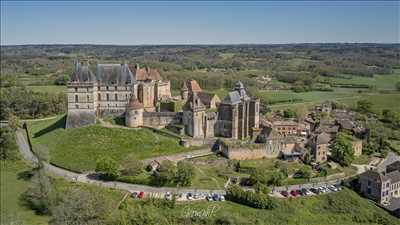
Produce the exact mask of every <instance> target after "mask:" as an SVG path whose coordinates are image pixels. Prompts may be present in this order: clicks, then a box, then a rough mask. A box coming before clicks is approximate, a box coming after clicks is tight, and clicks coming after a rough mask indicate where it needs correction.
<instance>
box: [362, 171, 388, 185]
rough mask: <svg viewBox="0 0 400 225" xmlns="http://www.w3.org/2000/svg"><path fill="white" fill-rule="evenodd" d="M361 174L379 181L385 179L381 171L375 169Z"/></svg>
mask: <svg viewBox="0 0 400 225" xmlns="http://www.w3.org/2000/svg"><path fill="white" fill-rule="evenodd" d="M360 176H361V177H365V178H367V179H368V180H373V181H374V182H379V183H381V182H382V180H383V176H382V175H381V174H380V173H379V172H377V171H374V170H367V171H365V172H364V173H362V174H360Z"/></svg>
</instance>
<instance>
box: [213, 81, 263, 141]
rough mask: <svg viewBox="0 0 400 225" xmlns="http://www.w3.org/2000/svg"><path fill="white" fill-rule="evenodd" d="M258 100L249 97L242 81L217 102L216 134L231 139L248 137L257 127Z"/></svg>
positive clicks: (258, 116) (258, 121) (258, 118)
mask: <svg viewBox="0 0 400 225" xmlns="http://www.w3.org/2000/svg"><path fill="white" fill-rule="evenodd" d="M259 110H260V100H259V99H255V98H250V97H249V96H248V95H247V93H246V90H245V89H244V85H243V84H242V82H240V81H238V82H236V84H235V87H234V89H233V91H231V92H229V93H228V96H227V97H226V98H225V99H224V100H223V101H222V102H221V103H220V104H219V107H218V121H217V123H216V134H217V135H218V136H221V137H227V138H233V139H246V138H250V136H251V132H252V130H253V129H258V128H259V123H260V115H259V112H260V111H259Z"/></svg>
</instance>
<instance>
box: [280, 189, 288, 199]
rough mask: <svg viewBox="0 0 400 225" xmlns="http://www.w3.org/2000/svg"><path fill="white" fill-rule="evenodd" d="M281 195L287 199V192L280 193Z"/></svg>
mask: <svg viewBox="0 0 400 225" xmlns="http://www.w3.org/2000/svg"><path fill="white" fill-rule="evenodd" d="M281 195H283V196H284V197H286V198H287V197H289V193H288V192H287V191H281Z"/></svg>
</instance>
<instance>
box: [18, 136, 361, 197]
mask: <svg viewBox="0 0 400 225" xmlns="http://www.w3.org/2000/svg"><path fill="white" fill-rule="evenodd" d="M16 142H17V145H18V147H19V151H20V153H21V155H22V157H23V158H24V159H25V160H26V161H27V162H29V163H30V164H32V165H37V164H38V158H37V157H36V155H35V154H33V152H32V151H31V149H30V147H29V144H28V141H27V140H26V138H25V132H24V130H21V129H19V130H17V131H16ZM204 153H206V152H205V151H204V150H198V155H201V154H204ZM188 154H189V153H182V154H178V155H177V157H176V158H174V160H182V159H184V158H187V157H188ZM195 155H196V154H195ZM191 157H193V155H191ZM157 159H161V158H157ZM162 159H165V157H164V158H162ZM151 160H154V158H153V159H151ZM43 164H44V168H45V170H46V172H47V173H48V174H49V175H52V176H57V177H62V178H64V179H65V180H68V181H72V182H80V183H85V184H93V185H97V186H101V187H106V188H113V189H118V190H123V191H128V192H131V193H132V192H138V191H143V192H145V193H147V194H148V195H152V196H154V197H163V196H164V193H166V192H171V193H176V194H185V193H189V192H191V193H204V194H207V193H210V194H211V193H217V194H223V195H225V194H226V191H225V190H224V189H198V188H178V187H153V186H147V185H139V184H129V183H123V182H117V181H102V180H98V179H96V178H95V177H94V176H90V174H89V173H76V172H73V171H69V170H66V169H63V168H60V167H57V166H54V165H51V164H49V163H47V162H44V163H43ZM354 166H356V167H357V173H356V175H358V174H360V173H362V172H364V171H365V170H366V167H365V165H354ZM346 178H348V177H346ZM346 178H339V179H334V180H327V181H323V182H313V183H306V184H299V185H287V186H280V187H273V188H272V190H273V192H279V191H283V190H287V191H291V190H297V189H300V188H312V187H314V188H315V187H319V186H326V185H333V184H337V183H339V182H341V181H342V180H343V179H346ZM246 189H249V188H246ZM249 190H251V188H250V189H249Z"/></svg>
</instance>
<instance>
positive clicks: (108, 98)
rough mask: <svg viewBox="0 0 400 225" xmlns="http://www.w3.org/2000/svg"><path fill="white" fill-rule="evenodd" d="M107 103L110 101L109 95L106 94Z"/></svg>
mask: <svg viewBox="0 0 400 225" xmlns="http://www.w3.org/2000/svg"><path fill="white" fill-rule="evenodd" d="M107 101H110V95H109V94H108V93H107Z"/></svg>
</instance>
